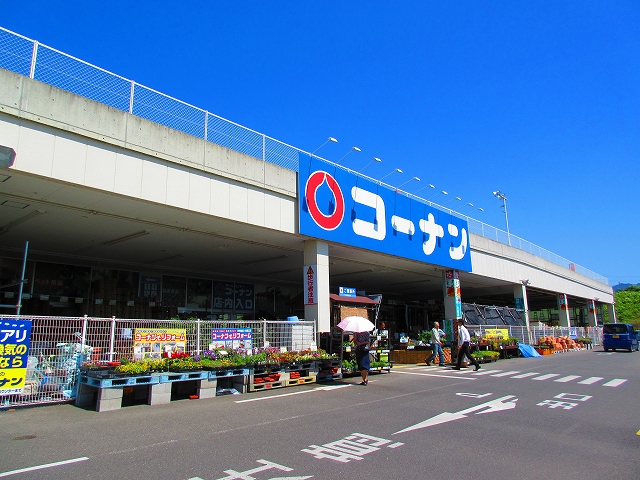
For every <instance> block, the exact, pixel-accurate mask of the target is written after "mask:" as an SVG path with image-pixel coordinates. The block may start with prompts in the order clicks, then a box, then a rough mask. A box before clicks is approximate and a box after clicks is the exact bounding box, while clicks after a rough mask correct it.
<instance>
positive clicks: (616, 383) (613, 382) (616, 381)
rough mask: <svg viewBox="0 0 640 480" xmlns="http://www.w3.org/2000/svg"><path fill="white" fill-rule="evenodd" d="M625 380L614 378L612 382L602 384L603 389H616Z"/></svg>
mask: <svg viewBox="0 0 640 480" xmlns="http://www.w3.org/2000/svg"><path fill="white" fill-rule="evenodd" d="M626 381H627V380H626V379H625V378H614V379H613V380H610V381H608V382H607V383H603V384H602V386H603V387H617V386H618V385H622V384H623V383H624V382H626Z"/></svg>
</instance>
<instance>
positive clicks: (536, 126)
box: [0, 0, 640, 285]
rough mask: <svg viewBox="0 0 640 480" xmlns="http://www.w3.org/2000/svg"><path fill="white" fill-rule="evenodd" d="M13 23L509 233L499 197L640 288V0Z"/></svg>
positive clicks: (159, 4)
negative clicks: (431, 188)
mask: <svg viewBox="0 0 640 480" xmlns="http://www.w3.org/2000/svg"><path fill="white" fill-rule="evenodd" d="M0 26H3V27H5V28H7V29H9V30H12V31H14V32H17V33H19V34H21V35H24V36H26V37H28V38H31V39H35V40H38V41H39V42H41V43H44V44H46V45H48V46H50V47H53V48H56V49H58V50H61V51H63V52H65V53H68V54H70V55H73V56H75V57H78V58H80V59H82V60H85V61H87V62H90V63H92V64H94V65H97V66H99V67H101V68H104V69H106V70H109V71H112V72H114V73H116V74H118V75H121V76H123V77H125V78H128V79H132V80H135V81H136V82H138V83H140V84H143V85H145V86H148V87H150V88H153V89H155V90H158V91H160V92H163V93H166V94H168V95H171V96H173V97H176V98H178V99H180V100H183V101H186V102H188V103H191V104H193V105H195V106H198V107H201V108H204V109H207V110H209V111H211V112H213V113H215V114H217V115H220V116H222V117H225V118H227V119H229V120H232V121H234V122H236V123H239V124H242V125H245V126H247V127H249V128H252V129H254V130H257V131H259V132H261V133H265V134H267V135H269V136H271V137H274V138H277V139H279V140H281V141H283V142H285V143H288V144H290V145H293V146H296V147H299V148H302V149H304V150H307V151H313V150H314V149H316V148H317V147H318V146H320V145H321V144H322V143H323V142H324V140H325V139H326V138H327V137H328V136H333V137H336V138H337V139H338V140H339V142H338V143H337V144H328V145H326V146H325V147H323V148H322V150H320V151H319V152H318V154H320V155H322V156H323V157H325V158H327V159H329V160H334V161H337V160H338V159H339V158H340V157H342V156H343V155H344V154H346V153H347V152H348V151H349V150H350V149H351V147H352V146H354V145H355V146H358V147H360V148H361V149H362V152H360V153H358V152H353V153H352V154H350V155H349V156H348V157H347V158H346V159H345V160H344V161H343V162H342V163H343V164H344V165H346V166H348V167H350V168H353V169H355V170H359V169H361V168H362V167H364V166H365V165H366V164H367V163H368V162H369V160H370V159H371V158H372V157H374V156H375V157H380V158H382V160H383V162H382V163H381V164H374V165H371V166H369V167H368V168H367V170H366V171H365V173H367V174H368V175H370V176H372V177H375V178H380V177H382V176H384V175H386V174H387V173H389V172H390V171H392V170H393V169H395V168H401V169H402V170H403V171H404V174H403V175H400V174H394V175H392V176H389V177H387V178H386V179H385V182H388V183H390V184H392V185H394V184H395V185H399V184H401V183H403V182H405V181H407V180H408V179H410V178H411V177H412V176H417V177H420V178H421V182H420V183H417V182H415V181H413V182H410V183H409V184H407V185H405V187H404V188H405V189H406V190H407V191H409V192H413V191H415V190H417V189H418V188H420V187H422V186H424V185H426V184H427V183H432V184H434V185H435V186H436V187H437V188H438V189H443V190H446V191H448V192H449V194H450V197H449V198H451V197H452V196H456V195H457V196H460V197H462V199H463V201H464V203H465V204H466V203H467V202H472V203H473V204H475V205H476V206H477V207H482V208H484V210H485V211H484V212H478V211H476V212H475V214H474V215H473V216H475V218H477V219H478V220H481V221H484V222H486V223H488V224H491V225H494V226H496V227H499V228H502V229H505V218H504V213H503V210H502V209H501V208H500V206H501V204H502V202H501V201H500V200H498V199H497V198H495V197H494V196H493V195H492V192H493V191H494V190H501V191H502V192H504V193H505V194H506V195H507V197H508V203H507V206H508V211H509V226H510V230H511V233H512V234H514V235H518V236H520V237H522V238H524V239H526V240H529V241H531V242H533V243H535V244H537V245H539V246H541V247H544V248H546V249H548V250H551V251H552V252H554V253H556V254H558V255H561V256H563V257H566V258H568V259H570V260H571V261H573V262H575V263H577V264H579V265H582V266H583V267H585V268H588V269H590V270H593V271H595V272H597V273H599V274H601V275H604V276H606V277H608V278H609V281H610V284H611V285H615V284H617V283H619V282H624V283H640V241H639V238H640V208H639V207H640V193H639V190H640V189H639V188H638V183H639V181H640V2H637V1H615V0H614V1H607V2H601V1H565V2H557V1H535V0H534V1H530V2H527V3H526V4H522V2H513V1H497V0H496V1H491V2H472V1H460V2H446V1H441V2H431V1H411V2H382V1H367V2H364V1H352V2H318V1H305V2H249V1H234V2H231V1H215V2H204V1H199V2H178V1H174V2H168V1H162V0H158V1H153V2H151V1H136V2H129V1H127V2H125V1H111V2H97V1H92V0H84V1H75V0H73V1H65V2H53V1H42V0H22V1H19V2H3V5H2V9H1V12H0ZM423 192H424V191H423ZM439 198H442V197H439ZM434 200H437V198H436V199H434ZM444 201H446V200H444ZM459 205H461V204H459ZM449 206H451V207H454V206H455V204H454V203H450V204H449ZM459 210H461V211H462V212H463V213H470V212H471V208H466V209H464V208H463V209H459Z"/></svg>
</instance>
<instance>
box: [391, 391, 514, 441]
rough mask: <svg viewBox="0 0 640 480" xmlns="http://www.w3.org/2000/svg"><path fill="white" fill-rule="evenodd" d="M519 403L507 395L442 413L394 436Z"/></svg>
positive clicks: (507, 407)
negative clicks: (456, 410) (457, 410)
mask: <svg viewBox="0 0 640 480" xmlns="http://www.w3.org/2000/svg"><path fill="white" fill-rule="evenodd" d="M512 399H513V400H512ZM517 401H518V399H517V398H516V396H515V395H506V396H504V397H501V398H496V399H495V400H491V401H489V402H485V403H481V404H480V405H476V406H475V407H470V408H466V409H464V410H460V411H459V412H453V413H451V412H442V413H440V414H438V415H436V416H435V417H431V418H429V419H427V420H425V421H424V422H420V423H417V424H415V425H412V426H411V427H407V428H405V429H404V430H400V431H399V432H396V433H394V435H396V434H398V433H405V432H410V431H411V430H418V429H420V428H426V427H431V426H433V425H440V424H441V423H446V422H451V421H453V420H460V419H461V418H467V415H468V414H470V413H474V412H475V414H476V415H479V414H481V413H493V412H499V411H501V410H511V409H512V408H516V402H517ZM478 410H482V411H478Z"/></svg>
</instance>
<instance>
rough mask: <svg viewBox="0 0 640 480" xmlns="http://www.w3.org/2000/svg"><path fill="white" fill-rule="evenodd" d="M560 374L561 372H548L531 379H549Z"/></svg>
mask: <svg viewBox="0 0 640 480" xmlns="http://www.w3.org/2000/svg"><path fill="white" fill-rule="evenodd" d="M559 376H560V374H559V373H547V374H546V375H540V376H539V377H536V378H532V379H531V380H549V379H550V378H553V377H559Z"/></svg>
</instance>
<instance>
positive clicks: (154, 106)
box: [0, 46, 615, 333]
mask: <svg viewBox="0 0 640 480" xmlns="http://www.w3.org/2000/svg"><path fill="white" fill-rule="evenodd" d="M44 48H45V47H43V46H40V52H42V50H44ZM35 50H36V49H34V55H35ZM29 55H31V52H30V53H29ZM25 59H26V60H25V61H27V63H28V64H29V66H30V68H28V69H25V68H23V67H20V68H18V67H16V66H15V65H13V64H11V65H7V64H6V62H5V64H0V67H3V69H0V284H1V285H2V289H1V290H0V304H2V307H0V313H5V314H9V313H15V312H16V305H18V304H20V305H21V310H20V313H22V314H30V315H55V316H80V315H85V314H86V315H90V316H96V317H111V316H116V317H119V318H172V317H177V316H180V317H182V318H190V317H199V318H216V319H219V318H224V319H247V318H251V319H252V318H267V319H276V318H281V319H283V318H286V317H288V316H292V315H296V316H298V317H300V318H305V319H307V320H316V321H317V322H318V330H319V331H320V332H322V331H328V330H329V329H330V328H331V327H332V326H333V323H335V318H333V316H332V306H331V298H330V296H331V295H332V294H333V295H336V294H338V292H339V289H340V287H347V288H349V289H353V290H355V291H356V292H357V294H358V295H360V296H371V295H376V296H381V298H382V302H381V304H380V307H379V311H378V312H377V313H378V318H379V319H380V320H381V321H385V323H386V325H387V328H389V330H390V332H394V333H397V332H407V333H411V332H415V333H417V332H418V331H420V330H423V329H426V328H429V323H430V321H433V320H436V319H442V318H455V317H456V316H459V315H461V312H462V304H463V303H479V304H483V305H499V306H507V307H514V308H516V309H518V310H519V311H521V312H522V313H523V316H524V317H525V318H526V320H527V321H530V322H538V321H544V322H551V323H556V324H559V325H565V326H570V325H576V326H578V325H595V324H597V323H602V317H603V316H605V315H606V316H608V317H609V319H612V320H613V319H615V313H614V309H613V302H614V297H613V291H612V289H611V287H610V286H609V285H608V284H607V281H606V279H604V278H603V277H601V276H599V275H597V274H594V273H593V272H589V271H587V270H584V269H581V268H580V267H577V266H576V265H574V264H572V263H570V262H568V261H566V262H565V261H564V260H563V259H560V260H561V261H557V260H555V258H554V257H552V256H551V255H548V254H549V252H545V251H542V250H541V249H537V248H536V249H534V248H532V247H535V246H532V245H531V244H529V243H528V242H524V241H522V239H518V238H517V237H510V238H508V239H507V238H506V237H505V236H504V235H506V234H505V232H501V231H499V230H498V229H495V228H494V227H490V226H488V225H484V224H482V223H480V222H477V221H475V220H473V219H471V218H468V217H466V216H464V215H460V214H457V213H456V212H453V211H451V210H448V209H444V208H442V207H439V206H437V205H435V204H432V203H430V202H427V201H425V200H423V199H420V198H418V197H415V196H412V195H409V194H407V193H405V192H402V191H397V190H395V189H392V188H390V187H389V186H387V185H385V184H383V183H381V182H379V181H377V180H375V179H372V178H369V177H367V176H365V175H362V174H359V173H357V172H354V171H351V170H349V169H348V168H345V167H342V166H339V165H335V164H332V163H331V162H326V161H324V160H322V159H319V158H318V157H316V156H312V155H310V154H308V153H306V152H302V151H300V150H298V149H295V148H293V147H290V146H288V145H285V144H282V143H281V142H278V141H277V140H274V139H271V138H269V137H267V136H264V135H261V134H258V133H256V132H253V131H250V130H247V129H243V127H239V126H238V125H236V124H232V123H231V122H226V121H225V120H223V119H220V118H219V117H216V116H215V115H213V114H210V113H208V112H205V111H202V110H198V109H195V108H193V107H190V106H185V105H184V104H181V103H180V102H178V101H176V100H174V99H170V98H168V97H164V96H162V95H161V94H157V92H153V91H151V90H149V89H145V88H144V87H142V86H140V85H137V84H134V83H133V82H131V85H130V93H131V96H130V97H128V98H127V97H126V95H125V98H124V99H123V100H122V105H120V104H118V103H117V102H116V101H115V100H112V99H111V97H109V96H107V97H108V99H107V100H104V99H103V98H102V97H101V96H100V95H98V94H96V93H95V92H93V93H92V92H87V91H85V87H82V88H80V87H69V86H67V85H66V84H65V82H62V81H54V80H52V79H51V77H50V76H47V74H46V72H47V70H46V63H45V65H40V64H39V63H38V61H36V57H30V56H28V55H27V56H25ZM43 62H44V60H43ZM86 68H89V67H86ZM38 72H44V73H38ZM56 75H64V74H63V73H62V74H61V73H60V72H58V73H56ZM103 75H106V74H104V73H103ZM109 75H110V74H109ZM118 78H119V77H118ZM121 80H123V79H121ZM125 83H126V82H125ZM54 85H59V86H64V88H65V89H62V88H58V87H56V86H54ZM127 88H129V87H127ZM68 90H71V91H68ZM72 91H75V92H77V93H72ZM149 92H152V93H153V95H156V96H157V98H155V99H150V97H149V95H151V93H149ZM78 93H79V94H78ZM126 93H127V94H129V91H127V92H126ZM87 97H90V98H87ZM91 98H96V99H99V100H100V102H99V101H95V100H92V99H91ZM158 99H160V100H158ZM187 107H188V108H187ZM170 109H174V110H173V112H174V113H175V112H181V113H180V115H182V116H181V117H179V116H176V115H174V114H172V115H169V114H168V113H167V112H168V110H170ZM189 109H190V110H189ZM185 110H188V111H186V112H185ZM145 117H146V118H145ZM149 119H153V120H154V121H151V120H149ZM234 129H235V130H234ZM247 145H250V147H247ZM507 240H508V241H507ZM27 242H28V255H27V261H26V274H25V277H26V278H27V279H28V282H27V283H25V284H24V285H22V287H23V291H22V301H21V302H19V300H20V286H21V285H20V279H21V275H22V268H23V259H24V253H25V246H26V244H27ZM543 257H544V258H543ZM549 258H551V260H555V261H551V260H550V259H549Z"/></svg>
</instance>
